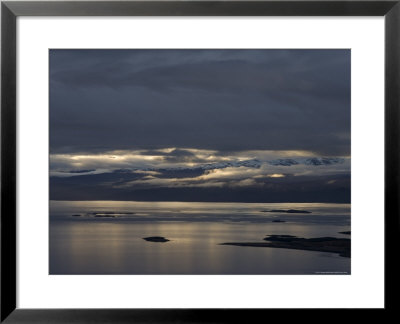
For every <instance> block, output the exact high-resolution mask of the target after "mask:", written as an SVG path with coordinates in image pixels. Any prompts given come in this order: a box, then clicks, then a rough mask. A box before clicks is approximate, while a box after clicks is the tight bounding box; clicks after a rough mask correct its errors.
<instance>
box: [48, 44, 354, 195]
mask: <svg viewBox="0 0 400 324" xmlns="http://www.w3.org/2000/svg"><path fill="white" fill-rule="evenodd" d="M49 55H50V199H55V200H170V201H238V202H239V201H240V202H346V203H348V202H350V95H351V93H350V50H340V49H336V50H234V49H230V50H171V49H170V50H159V49H155V50H140V49H137V50H56V49H54V50H50V52H49Z"/></svg>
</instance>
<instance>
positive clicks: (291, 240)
mask: <svg viewBox="0 0 400 324" xmlns="http://www.w3.org/2000/svg"><path fill="white" fill-rule="evenodd" d="M264 240H266V241H269V242H227V243H221V244H220V245H234V246H252V247H270V248H281V249H293V250H304V251H316V252H330V253H338V254H339V255H340V256H341V257H345V258H350V256H351V240H350V239H344V238H335V237H317V238H309V239H306V238H298V237H295V236H290V235H270V236H269V237H266V238H265V239H264Z"/></svg>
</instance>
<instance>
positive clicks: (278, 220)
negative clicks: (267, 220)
mask: <svg viewBox="0 0 400 324" xmlns="http://www.w3.org/2000/svg"><path fill="white" fill-rule="evenodd" d="M272 222H273V223H286V221H285V220H282V219H273V220H272Z"/></svg>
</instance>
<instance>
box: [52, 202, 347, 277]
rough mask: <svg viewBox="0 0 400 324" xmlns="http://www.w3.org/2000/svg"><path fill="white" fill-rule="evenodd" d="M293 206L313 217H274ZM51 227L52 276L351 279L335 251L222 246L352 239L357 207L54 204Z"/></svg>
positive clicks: (327, 205)
mask: <svg viewBox="0 0 400 324" xmlns="http://www.w3.org/2000/svg"><path fill="white" fill-rule="evenodd" d="M287 209H297V210H307V211H310V212H311V213H309V214H289V213H277V212H266V211H270V210H287ZM273 220H279V221H282V222H273ZM49 228H50V269H49V272H50V274H124V275H129V274H132V275H133V274H146V275H147V274H223V275H228V274H270V275H275V274H278V275H279V274H350V261H351V259H350V258H345V257H341V256H339V255H338V254H334V253H325V252H315V251H301V250H289V249H278V248H268V247H242V246H229V245H220V243H224V242H263V238H264V237H265V236H266V235H272V234H278V235H295V236H299V237H305V238H311V237H322V236H333V237H343V238H349V237H350V236H349V235H345V234H340V233H339V232H342V231H349V230H350V205H349V204H322V203H279V204H275V203H274V204H267V203H198V202H134V201H133V202H131V201H129V202H127V201H50V227H49ZM149 236H163V237H165V238H167V239H169V240H170V241H169V242H166V243H156V242H148V241H145V240H143V238H144V237H149Z"/></svg>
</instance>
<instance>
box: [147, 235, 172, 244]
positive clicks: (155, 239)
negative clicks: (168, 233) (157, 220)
mask: <svg viewBox="0 0 400 324" xmlns="http://www.w3.org/2000/svg"><path fill="white" fill-rule="evenodd" d="M143 240H145V241H148V242H158V243H164V242H169V240H168V239H166V238H165V237H162V236H150V237H144V238H143Z"/></svg>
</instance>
